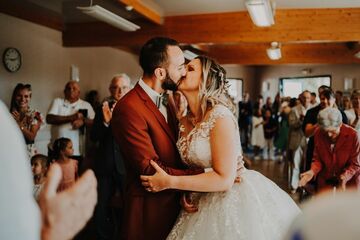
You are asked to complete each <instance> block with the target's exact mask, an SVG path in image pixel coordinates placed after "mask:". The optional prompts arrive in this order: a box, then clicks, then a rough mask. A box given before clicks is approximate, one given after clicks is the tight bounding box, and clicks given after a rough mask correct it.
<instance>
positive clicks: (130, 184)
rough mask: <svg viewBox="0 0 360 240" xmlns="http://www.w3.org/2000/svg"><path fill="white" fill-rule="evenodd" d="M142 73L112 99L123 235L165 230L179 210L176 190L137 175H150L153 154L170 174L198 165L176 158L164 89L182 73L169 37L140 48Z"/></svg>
mask: <svg viewBox="0 0 360 240" xmlns="http://www.w3.org/2000/svg"><path fill="white" fill-rule="evenodd" d="M140 65H141V67H142V69H143V77H142V78H141V79H140V80H139V82H138V83H137V84H136V86H135V87H134V89H132V90H131V91H130V92H129V93H128V94H127V95H126V96H124V97H123V98H122V99H121V100H120V101H119V102H118V104H117V105H116V107H115V109H114V111H113V117H112V122H111V125H112V129H113V134H114V136H115V139H116V141H117V143H118V144H119V146H120V150H121V153H122V155H123V156H124V162H125V166H126V170H127V188H126V192H125V206H124V219H123V227H124V228H123V239H128V240H161V239H165V238H166V237H167V235H168V234H169V232H170V230H171V229H172V226H173V225H174V223H175V220H176V218H177V216H178V214H179V211H180V193H179V192H178V191H175V190H166V191H162V192H158V193H152V192H147V191H146V190H145V188H144V187H143V186H142V185H141V181H140V175H152V174H154V173H155V169H153V167H152V166H151V165H150V160H154V161H155V162H156V163H157V164H159V165H160V166H161V167H162V168H163V169H164V170H165V171H166V172H167V173H169V174H171V175H189V174H198V173H201V172H203V169H187V168H186V167H185V166H184V165H183V164H182V162H181V160H180V156H179V153H178V150H177V148H176V141H177V131H178V130H177V120H176V114H175V107H174V104H173V100H172V98H171V96H170V98H169V99H168V101H167V102H168V104H165V103H164V101H162V100H161V99H162V94H163V92H164V89H170V90H175V89H176V84H177V83H178V81H179V80H180V79H181V78H182V77H184V76H185V75H186V69H185V60H184V55H183V53H182V51H181V49H180V48H179V46H178V43H177V42H176V41H175V40H172V39H169V38H161V37H157V38H153V39H150V40H149V41H148V42H147V43H146V44H145V45H144V46H143V47H142V49H141V52H140Z"/></svg>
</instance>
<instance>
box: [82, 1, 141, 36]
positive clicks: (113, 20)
mask: <svg viewBox="0 0 360 240" xmlns="http://www.w3.org/2000/svg"><path fill="white" fill-rule="evenodd" d="M76 8H77V9H79V10H81V11H82V12H83V13H85V14H87V15H90V16H92V17H94V18H96V19H98V20H100V21H103V22H106V23H108V24H110V25H111V26H114V27H116V28H120V29H121V30H123V31H126V32H133V31H136V30H138V29H140V26H138V25H136V24H134V23H132V22H130V21H128V20H126V19H125V18H122V17H120V16H119V15H116V14H114V13H113V12H110V11H109V10H107V9H105V8H103V7H100V6H99V5H93V6H89V7H76Z"/></svg>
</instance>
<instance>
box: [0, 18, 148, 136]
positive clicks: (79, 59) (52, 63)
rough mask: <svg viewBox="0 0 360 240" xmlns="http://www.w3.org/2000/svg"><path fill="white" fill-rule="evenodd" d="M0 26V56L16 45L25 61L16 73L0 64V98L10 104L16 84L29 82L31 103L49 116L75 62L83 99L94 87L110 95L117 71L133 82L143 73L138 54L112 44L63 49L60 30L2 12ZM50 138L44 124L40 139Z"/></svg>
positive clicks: (103, 94)
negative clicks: (115, 47)
mask: <svg viewBox="0 0 360 240" xmlns="http://www.w3.org/2000/svg"><path fill="white" fill-rule="evenodd" d="M0 29H1V34H0V51H1V56H2V53H3V51H4V50H5V48H7V47H15V48H17V49H19V50H20V52H21V54H22V62H23V64H22V67H21V69H20V70H19V71H18V72H15V73H9V72H7V71H6V70H5V68H4V67H3V66H0V99H1V100H2V101H4V102H5V104H6V105H8V106H9V104H10V99H11V94H12V91H13V89H14V87H15V86H16V84H17V83H19V82H22V83H30V84H31V85H32V90H33V97H32V103H31V105H32V107H33V108H35V109H38V110H39V111H41V112H42V113H43V114H44V115H46V112H47V110H48V107H49V105H50V103H51V101H52V99H54V98H55V97H59V96H60V97H62V96H63V89H64V85H65V83H66V82H67V81H69V80H70V66H71V65H72V64H74V65H76V66H77V67H78V68H79V71H80V87H81V92H82V94H81V95H82V98H83V97H84V95H85V93H86V92H87V91H89V90H91V89H96V90H98V91H99V93H100V96H101V98H103V97H105V96H107V95H108V90H107V88H108V84H109V82H110V80H111V78H112V76H113V75H115V74H116V73H121V72H125V73H127V74H128V75H129V76H130V77H131V78H132V80H133V83H134V82H136V81H137V80H138V78H139V77H140V76H141V73H142V71H141V69H140V67H139V65H138V57H137V56H136V55H133V54H130V53H127V52H124V51H121V50H118V49H114V48H110V47H96V48H88V47H87V48H64V47H63V46H62V34H61V32H58V31H56V30H53V29H50V28H47V27H43V26H40V25H37V24H34V23H31V22H28V21H24V20H21V19H18V18H14V17H11V16H8V15H5V14H0ZM48 137H49V133H48V127H45V128H44V129H42V131H41V132H40V133H39V135H38V138H37V141H45V140H46V139H47V138H48ZM44 139H45V140H44Z"/></svg>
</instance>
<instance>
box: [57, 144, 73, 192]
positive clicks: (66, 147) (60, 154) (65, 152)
mask: <svg viewBox="0 0 360 240" xmlns="http://www.w3.org/2000/svg"><path fill="white" fill-rule="evenodd" d="M53 150H54V157H55V162H57V163H58V164H59V165H60V167H61V170H62V180H61V182H60V184H59V187H58V189H57V191H58V192H60V191H63V190H65V189H67V188H69V187H71V186H72V185H73V184H74V183H75V181H76V179H77V178H78V162H77V161H76V160H74V159H71V158H70V157H71V156H72V155H73V153H74V150H73V145H72V142H71V140H70V139H68V138H59V139H56V140H55V142H54V145H53Z"/></svg>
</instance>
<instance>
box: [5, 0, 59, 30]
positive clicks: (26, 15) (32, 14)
mask: <svg viewBox="0 0 360 240" xmlns="http://www.w3.org/2000/svg"><path fill="white" fill-rule="evenodd" d="M0 12H1V13H5V14H7V15H10V16H13V17H17V18H20V19H23V20H27V21H30V22H33V23H36V24H39V25H42V26H45V27H49V28H52V29H55V30H58V31H62V30H63V29H64V23H63V17H62V16H61V15H60V14H58V13H56V12H54V11H51V10H49V9H47V8H43V7H41V6H38V5H35V4H33V3H31V2H28V1H21V0H11V1H8V0H0Z"/></svg>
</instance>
